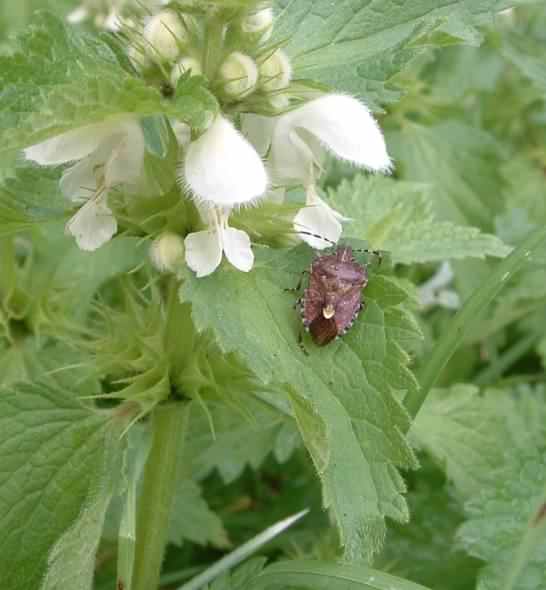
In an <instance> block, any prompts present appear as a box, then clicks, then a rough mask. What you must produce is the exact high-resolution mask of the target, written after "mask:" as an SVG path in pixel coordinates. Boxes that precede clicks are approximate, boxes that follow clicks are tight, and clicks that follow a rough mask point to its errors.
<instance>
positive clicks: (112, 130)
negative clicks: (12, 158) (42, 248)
mask: <svg viewBox="0 0 546 590" xmlns="http://www.w3.org/2000/svg"><path fill="white" fill-rule="evenodd" d="M144 152H145V144H144V134H143V132H142V129H141V127H140V125H139V123H138V120H137V119H135V118H134V117H129V116H126V117H116V118H112V119H111V120H107V121H104V122H102V123H97V124H94V125H86V126H85V127H81V128H79V129H73V130H71V131H68V132H66V133H63V134H61V135H59V136H57V137H54V138H52V139H48V140H46V141H44V142H42V143H39V144H36V145H33V146H31V147H28V148H26V149H25V150H24V153H25V157H26V158H27V159H28V160H32V161H34V162H36V163H38V164H40V165H42V166H57V165H59V164H65V163H68V162H75V163H74V164H72V165H71V166H70V167H69V168H67V169H66V170H65V171H64V172H63V174H62V177H61V181H60V188H61V191H62V192H63V194H64V195H65V196H66V197H68V198H69V199H71V200H72V201H74V202H76V203H84V204H83V206H82V207H81V208H80V209H79V211H78V212H77V213H76V214H75V215H74V216H73V217H72V218H71V219H70V220H69V221H68V223H67V225H66V229H67V231H68V232H69V233H71V234H72V235H73V236H74V237H75V238H76V241H77V243H78V246H79V247H80V248H81V249H82V250H96V249H97V248H99V247H100V246H102V245H103V244H104V243H105V242H107V241H108V240H109V239H110V238H111V237H112V236H113V235H114V234H115V232H116V231H117V223H116V220H115V218H114V216H113V214H112V211H111V210H110V208H109V207H108V204H107V197H108V191H109V190H110V189H112V188H113V187H115V186H118V185H120V184H123V185H126V186H128V187H129V188H131V187H132V188H134V187H135V186H136V185H137V184H138V181H139V179H140V178H141V177H142V173H143V165H144Z"/></svg>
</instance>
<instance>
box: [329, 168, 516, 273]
mask: <svg viewBox="0 0 546 590" xmlns="http://www.w3.org/2000/svg"><path fill="white" fill-rule="evenodd" d="M329 201H330V202H331V204H332V206H333V207H334V208H335V209H336V210H338V211H340V212H341V213H342V214H343V215H344V216H346V217H348V218H349V222H347V225H346V229H345V234H346V235H347V237H353V238H359V239H365V240H366V241H367V242H368V243H369V244H370V245H371V246H372V247H373V248H377V249H382V250H387V251H389V252H390V254H391V256H392V259H393V261H394V262H399V263H402V264H414V263H417V262H434V261H441V260H446V259H450V258H466V257H476V258H483V257H485V256H499V257H503V256H506V255H507V254H509V252H510V248H509V247H508V246H505V245H504V244H503V243H502V242H501V241H500V240H499V239H498V238H497V237H495V236H493V235H489V234H483V233H481V232H480V231H479V230H478V229H476V228H474V227H465V226H460V225H456V224H454V223H451V222H446V221H444V222H439V221H437V220H436V219H435V214H434V202H433V190H432V188H431V187H429V186H426V185H422V184H418V183H412V182H401V181H394V180H392V179H390V178H384V177H373V176H364V175H360V176H355V177H354V178H353V179H352V180H350V181H348V180H345V181H343V182H342V183H341V185H340V186H339V187H338V188H337V189H336V190H335V191H331V192H330V199H329Z"/></svg>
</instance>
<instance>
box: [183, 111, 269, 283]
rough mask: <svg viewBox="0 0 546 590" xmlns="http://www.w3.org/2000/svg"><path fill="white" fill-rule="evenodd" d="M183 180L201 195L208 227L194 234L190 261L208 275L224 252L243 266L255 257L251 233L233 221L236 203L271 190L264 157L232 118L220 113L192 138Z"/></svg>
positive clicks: (188, 247)
mask: <svg viewBox="0 0 546 590" xmlns="http://www.w3.org/2000/svg"><path fill="white" fill-rule="evenodd" d="M180 180H181V181H182V182H183V183H185V184H186V186H187V187H188V189H189V190H190V191H191V194H192V197H193V198H194V200H195V201H196V203H197V205H198V207H199V210H200V213H201V217H202V218H203V220H204V221H205V223H206V224H207V225H208V229H207V230H204V231H199V232H195V233H191V234H189V235H188V236H187V237H186V239H185V241H184V243H185V248H186V262H187V264H188V266H189V267H190V268H191V269H192V270H193V271H194V272H195V273H196V274H197V276H198V277H204V276H207V275H209V274H211V273H212V272H214V270H215V269H216V268H217V267H218V265H219V264H220V262H221V260H222V254H223V253H224V254H225V255H226V258H227V259H228V261H229V262H230V263H231V264H232V265H233V266H235V267H236V268H238V269H239V270H242V271H244V272H248V271H249V270H250V269H251V268H252V265H253V263H254V255H253V253H252V249H251V247H250V238H249V237H248V235H247V234H246V233H245V232H243V231H241V230H238V229H235V228H232V227H229V225H228V218H229V215H230V213H231V210H232V209H233V208H234V207H237V206H240V205H244V204H248V203H252V202H254V201H255V200H256V199H258V198H260V197H262V196H263V195H264V193H265V192H266V190H267V184H268V179H267V174H266V171H265V167H264V165H263V162H262V160H261V158H260V156H259V155H258V153H257V152H256V150H255V149H254V148H253V147H252V146H251V145H250V143H249V142H248V141H247V140H246V139H245V138H244V137H243V136H242V135H241V134H240V133H239V132H238V131H237V130H236V129H235V127H234V126H233V124H232V123H231V122H230V121H228V120H227V119H226V118H224V117H222V116H218V117H217V118H216V120H215V121H214V123H213V124H212V125H211V126H210V127H209V129H208V130H207V131H206V132H205V133H203V135H202V136H201V137H200V138H199V139H197V140H196V141H193V142H191V143H190V144H189V146H188V148H187V150H186V157H185V162H184V167H183V174H182V175H181V178H180Z"/></svg>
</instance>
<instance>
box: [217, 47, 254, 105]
mask: <svg viewBox="0 0 546 590" xmlns="http://www.w3.org/2000/svg"><path fill="white" fill-rule="evenodd" d="M220 75H221V76H222V78H223V80H224V82H225V84H224V92H225V93H226V94H228V95H229V96H231V97H234V98H243V97H245V96H247V95H248V94H250V93H251V92H252V91H253V90H254V88H256V82H257V81H258V68H257V67H256V64H255V63H254V60H253V59H252V58H250V57H248V55H245V54H244V53H240V52H239V51H234V52H233V53H231V54H230V55H228V56H227V58H226V59H225V61H224V63H223V64H222V66H221V67H220Z"/></svg>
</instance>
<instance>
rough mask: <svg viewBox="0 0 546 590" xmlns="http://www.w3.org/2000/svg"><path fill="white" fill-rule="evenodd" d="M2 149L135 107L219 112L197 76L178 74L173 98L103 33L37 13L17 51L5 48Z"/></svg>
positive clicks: (180, 115)
mask: <svg viewBox="0 0 546 590" xmlns="http://www.w3.org/2000/svg"><path fill="white" fill-rule="evenodd" d="M0 88H2V92H1V93H0V110H1V111H2V117H3V122H2V129H1V130H0V137H1V138H2V146H1V148H0V149H1V151H4V150H14V149H20V148H24V147H28V146H29V145H32V144H35V143H38V142H40V141H43V140H45V139H47V138H50V137H53V136H55V135H59V134H61V133H63V132H66V131H69V130H71V129H75V128H79V127H84V126H86V125H90V124H93V123H98V122H101V121H104V120H105V119H107V118H109V117H110V118H111V117H116V116H120V115H124V114H125V115H126V114H131V115H133V116H135V117H137V118H138V117H142V118H146V117H148V116H151V115H156V114H164V115H167V116H171V117H174V118H176V119H179V120H181V121H184V122H186V123H188V124H190V125H191V126H192V127H194V128H196V129H200V128H205V127H206V126H207V125H208V124H209V123H210V121H211V120H212V118H213V117H214V115H215V114H216V112H217V108H218V105H217V102H216V99H215V98H214V96H213V95H212V94H211V93H209V92H208V90H206V88H205V87H204V79H202V78H199V77H197V76H193V77H191V78H189V77H188V78H187V79H186V80H181V81H180V83H179V84H178V86H177V89H176V95H175V97H174V99H163V98H162V96H161V93H160V92H159V89H157V88H153V87H151V86H149V85H147V84H146V83H145V81H144V80H143V79H140V78H138V77H136V76H135V75H132V74H130V73H128V72H127V71H126V70H124V69H123V67H122V66H121V65H120V63H119V62H118V59H117V57H116V54H115V52H114V51H113V50H112V48H111V47H110V45H108V44H107V43H106V42H105V41H104V40H103V39H101V38H97V37H95V36H91V35H88V34H85V33H82V32H81V31H77V30H75V29H71V28H69V27H68V26H65V25H64V24H63V23H62V22H61V21H59V20H57V19H56V18H55V17H53V16H52V15H50V14H48V13H40V14H39V15H38V16H36V18H35V19H34V22H33V24H32V25H31V26H29V28H28V30H27V31H26V32H24V33H21V34H20V35H19V37H18V43H17V45H16V48H15V50H14V53H13V54H12V55H8V56H0Z"/></svg>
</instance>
